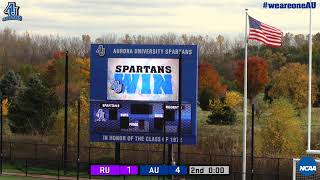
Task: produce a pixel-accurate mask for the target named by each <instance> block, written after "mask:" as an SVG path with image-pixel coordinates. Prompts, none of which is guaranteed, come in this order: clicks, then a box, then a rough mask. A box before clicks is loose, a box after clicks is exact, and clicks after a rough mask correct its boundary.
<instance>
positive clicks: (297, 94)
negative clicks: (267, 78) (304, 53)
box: [270, 63, 318, 108]
mask: <svg viewBox="0 0 320 180" xmlns="http://www.w3.org/2000/svg"><path fill="white" fill-rule="evenodd" d="M312 79H313V82H312V102H314V101H315V100H316V97H317V92H318V90H317V84H316V82H317V80H316V76H315V75H313V78H312ZM271 84H272V88H271V90H270V95H271V96H272V97H273V98H279V97H286V98H288V99H290V100H291V101H292V102H293V104H294V105H295V106H297V107H298V108H304V107H306V106H307V102H308V93H307V92H308V68H307V66H306V65H304V64H299V63H289V64H286V65H285V66H283V67H281V68H280V70H278V71H276V72H274V73H273V76H272V81H271Z"/></svg>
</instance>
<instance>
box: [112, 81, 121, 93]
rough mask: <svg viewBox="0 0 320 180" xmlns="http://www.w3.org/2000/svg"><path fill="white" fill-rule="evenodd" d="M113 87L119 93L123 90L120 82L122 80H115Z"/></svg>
mask: <svg viewBox="0 0 320 180" xmlns="http://www.w3.org/2000/svg"><path fill="white" fill-rule="evenodd" d="M111 89H112V90H113V91H114V92H115V93H117V94H119V93H121V92H122V84H121V83H120V81H113V83H112V85H111Z"/></svg>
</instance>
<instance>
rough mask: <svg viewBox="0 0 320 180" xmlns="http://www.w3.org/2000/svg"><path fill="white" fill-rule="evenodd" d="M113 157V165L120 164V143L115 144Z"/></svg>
mask: <svg viewBox="0 0 320 180" xmlns="http://www.w3.org/2000/svg"><path fill="white" fill-rule="evenodd" d="M114 156H115V163H116V164H120V161H121V160H120V143H115V151H114Z"/></svg>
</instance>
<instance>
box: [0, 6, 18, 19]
mask: <svg viewBox="0 0 320 180" xmlns="http://www.w3.org/2000/svg"><path fill="white" fill-rule="evenodd" d="M19 9H20V7H19V6H17V5H16V2H8V5H7V7H6V8H5V9H4V11H3V12H4V14H6V15H7V16H6V17H4V18H2V21H9V20H16V21H22V16H20V15H19Z"/></svg>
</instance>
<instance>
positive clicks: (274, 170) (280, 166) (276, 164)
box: [3, 142, 292, 180]
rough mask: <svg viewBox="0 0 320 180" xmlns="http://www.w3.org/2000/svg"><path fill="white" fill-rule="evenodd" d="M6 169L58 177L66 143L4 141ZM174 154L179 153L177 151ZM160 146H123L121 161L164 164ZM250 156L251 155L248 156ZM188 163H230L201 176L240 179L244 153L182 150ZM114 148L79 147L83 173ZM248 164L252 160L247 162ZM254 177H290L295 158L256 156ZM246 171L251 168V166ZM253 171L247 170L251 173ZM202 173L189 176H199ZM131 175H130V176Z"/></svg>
mask: <svg viewBox="0 0 320 180" xmlns="http://www.w3.org/2000/svg"><path fill="white" fill-rule="evenodd" d="M3 152H4V160H3V162H4V172H7V171H8V172H12V171H13V172H15V171H18V172H20V173H21V172H23V173H25V174H26V175H28V174H47V175H54V176H57V177H59V176H60V175H62V174H64V173H63V171H62V169H63V163H62V162H63V146H62V145H54V144H34V143H21V142H4V144H3ZM174 153H175V157H177V152H174ZM162 155H163V152H162V149H161V150H137V149H131V148H122V149H121V164H162ZM68 157H69V160H68V162H67V175H68V176H74V175H76V169H77V147H76V146H68ZM248 159H250V157H249V156H248ZM181 160H182V164H185V165H230V168H231V174H230V175H229V176H201V179H210V180H215V179H219V180H220V179H221V180H238V179H239V180H240V179H241V165H242V156H237V155H215V154H212V153H210V152H209V153H201V152H199V153H186V152H183V151H182V153H181ZM114 162H115V160H114V148H104V147H95V146H82V147H80V175H81V176H82V177H88V178H90V175H89V167H90V164H114ZM248 164H249V163H248ZM254 167H255V171H254V180H289V179H290V180H291V178H292V160H291V159H289V158H269V157H255V158H254ZM247 172H251V167H250V166H248V170H247ZM250 175H251V173H248V177H250ZM197 178H199V176H187V177H186V179H197ZM127 179H128V178H127Z"/></svg>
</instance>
